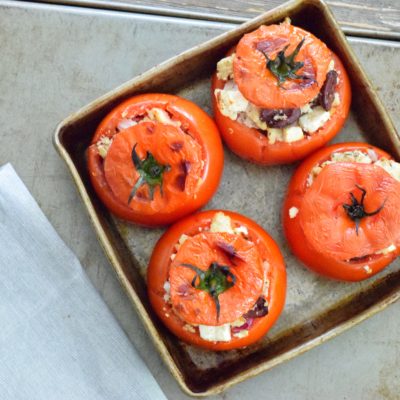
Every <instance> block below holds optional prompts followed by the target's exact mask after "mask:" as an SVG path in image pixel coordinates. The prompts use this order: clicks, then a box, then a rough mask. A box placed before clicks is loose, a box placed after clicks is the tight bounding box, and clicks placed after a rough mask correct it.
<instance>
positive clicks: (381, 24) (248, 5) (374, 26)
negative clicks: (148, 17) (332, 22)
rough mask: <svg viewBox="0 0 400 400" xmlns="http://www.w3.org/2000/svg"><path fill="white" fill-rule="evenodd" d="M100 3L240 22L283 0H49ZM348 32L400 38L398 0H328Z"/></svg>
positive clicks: (132, 9)
mask: <svg viewBox="0 0 400 400" xmlns="http://www.w3.org/2000/svg"><path fill="white" fill-rule="evenodd" d="M47 2H53V3H63V4H76V5H80V6H85V5H91V6H93V5H100V6H101V7H102V8H109V9H117V10H118V9H119V10H121V9H125V10H131V11H142V12H145V13H154V14H166V15H171V14H172V15H182V16H190V17H193V18H198V19H199V18H200V19H212V20H219V21H226V22H230V21H232V22H241V21H244V20H245V19H248V18H251V17H254V16H255V15H257V14H260V13H262V12H264V11H267V10H269V9H271V8H273V7H276V6H277V5H279V4H282V3H284V1H282V0H249V1H244V0H184V1H181V0H64V1H61V0H47ZM326 2H327V3H328V5H329V6H330V7H331V8H332V10H333V13H334V14H335V16H336V18H337V19H338V20H339V22H340V24H341V25H342V26H343V28H344V29H345V31H347V32H348V33H351V34H353V35H357V36H367V37H378V38H386V39H389V38H392V39H393V38H397V39H399V40H400V1H399V0H326Z"/></svg>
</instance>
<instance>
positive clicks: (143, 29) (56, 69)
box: [1, 3, 399, 367]
mask: <svg viewBox="0 0 400 400" xmlns="http://www.w3.org/2000/svg"><path fill="white" fill-rule="evenodd" d="M60 9H63V10H64V12H68V13H69V16H70V18H69V23H66V22H65V28H68V26H70V25H72V22H71V20H72V21H74V23H75V24H76V25H77V26H82V28H83V27H85V26H90V23H91V22H92V23H93V19H94V18H95V19H96V20H100V21H101V23H102V27H103V28H104V32H105V33H107V34H105V35H104V36H103V37H102V41H101V42H100V41H98V40H92V41H91V40H90V38H88V37H86V35H84V34H83V33H80V34H79V35H78V38H80V40H81V41H79V40H78V41H76V40H75V41H73V40H70V41H69V40H65V39H64V40H61V39H63V38H62V37H61V36H60V38H59V39H60V40H59V41H58V44H59V46H58V48H56V47H55V44H54V43H52V42H51V41H50V40H49V41H46V39H45V38H46V37H50V32H54V30H55V26H56V25H57V24H59V23H60V20H63V19H62V18H50V19H49V16H51V15H52V12H53V13H54V10H60ZM27 10H28V11H29V14H28V13H27ZM53 16H54V14H53ZM1 18H2V19H1V21H2V28H3V30H4V31H5V32H15V31H13V30H12V26H13V25H14V26H16V25H15V23H14V22H15V21H17V20H18V21H19V22H20V23H22V25H24V24H25V25H29V23H28V21H32V19H33V18H34V19H35V21H36V23H37V26H38V28H37V29H34V30H25V31H20V32H19V35H18V36H17V35H10V36H9V37H7V46H6V47H5V49H4V56H5V57H6V59H7V60H9V63H8V65H9V66H10V67H11V66H13V65H15V70H17V65H18V64H13V62H14V63H15V62H16V60H17V59H18V56H16V55H15V54H14V57H13V56H12V55H13V52H12V49H13V48H14V46H16V45H17V44H18V43H21V42H24V41H25V43H26V46H25V47H24V48H23V51H22V54H28V55H29V60H30V62H31V61H33V63H32V67H31V69H29V66H30V63H26V64H25V63H23V62H22V63H21V59H20V61H19V62H20V64H19V66H20V68H19V71H20V72H19V73H20V77H21V76H22V77H24V76H26V78H25V81H18V82H16V83H15V85H14V90H17V91H18V90H20V91H22V87H21V86H19V84H20V85H22V84H23V85H24V88H25V89H26V90H27V91H26V96H27V99H26V100H24V99H22V100H21V99H19V101H20V103H21V104H22V101H26V102H27V103H26V105H27V104H32V103H33V104H34V103H35V102H39V104H42V106H43V108H44V107H45V105H46V111H45V114H44V115H40V116H39V117H36V118H34V115H33V114H32V113H30V112H29V110H28V111H27V112H26V114H27V118H28V117H29V118H30V120H31V123H32V121H33V123H34V126H37V127H36V129H37V130H38V131H39V130H43V128H44V127H46V126H47V133H49V128H50V127H51V125H48V124H49V122H46V123H47V125H45V124H42V125H41V126H40V127H39V125H37V124H38V121H39V119H38V118H42V119H43V118H46V121H52V124H54V123H55V122H56V120H57V119H58V118H60V117H62V115H63V113H64V114H65V113H66V111H69V110H71V111H72V110H73V109H74V108H76V107H77V106H78V105H80V104H83V103H84V102H86V101H87V100H89V99H90V97H92V98H93V97H96V96H97V95H99V94H101V93H103V92H104V91H106V90H108V89H110V88H112V87H113V86H115V85H116V84H118V83H120V82H123V81H124V80H126V79H127V78H129V77H131V76H133V75H135V74H136V73H138V72H140V71H142V70H144V69H146V68H148V67H150V66H152V65H153V64H155V63H157V62H159V61H161V60H162V59H163V58H166V57H168V56H169V55H173V54H174V53H177V52H179V51H180V50H182V49H184V48H186V47H188V46H190V45H193V44H195V43H199V42H201V41H203V40H205V39H206V38H208V37H212V36H214V35H216V34H217V33H220V32H221V31H223V30H224V29H227V28H229V26H221V24H209V23H198V22H197V21H185V20H179V21H174V20H173V19H170V18H158V17H154V16H153V17H146V16H135V15H129V16H128V15H126V14H118V13H106V12H98V13H96V16H93V15H92V14H91V13H89V12H86V11H81V10H79V9H73V8H61V7H60V8H54V7H53V8H47V7H31V6H30V5H29V4H22V5H21V4H20V5H15V3H14V4H12V3H9V4H8V5H7V6H4V4H2V15H1ZM117 23H118V24H119V27H122V26H124V27H125V28H126V31H125V33H124V34H122V33H121V31H122V28H121V29H115V24H117ZM80 24H81V25H80ZM155 24H156V25H157V30H156V32H154V25H155ZM39 26H40V27H39ZM82 30H83V29H82ZM89 32H90V33H91V34H95V31H89ZM150 33H152V34H153V35H154V34H155V36H149V35H150ZM189 35H190V36H189ZM149 37H152V38H154V42H152V46H154V47H155V49H156V51H155V52H154V53H150V52H143V53H141V57H140V60H138V59H137V58H134V57H132V60H129V62H127V63H126V64H125V65H122V66H120V64H119V63H118V65H115V63H114V60H119V59H121V60H122V59H126V55H127V52H128V53H131V52H132V54H133V53H134V52H135V50H137V48H138V47H139V48H140V46H141V45H143V40H144V39H145V38H146V39H147V43H148V42H149V41H148V38H149ZM160 38H163V39H164V40H167V41H169V46H168V49H167V50H166V49H165V46H161V45H160ZM182 38H185V39H184V40H183V39H182ZM124 39H125V41H126V43H127V46H128V48H127V46H124V47H123V48H121V47H118V46H113V44H115V43H116V42H121V41H123V42H124ZM85 40H86V42H85ZM87 40H89V43H87ZM32 42H36V43H40V44H41V46H40V47H41V48H42V49H43V52H42V53H41V54H38V55H37V56H36V57H35V54H34V53H35V49H34V48H31V45H29V46H28V44H29V43H32ZM351 42H352V44H353V48H354V50H355V51H356V52H357V53H358V54H359V56H360V58H361V60H362V62H363V65H364V66H365V68H366V69H367V70H368V72H369V74H370V75H371V76H372V77H373V78H375V81H376V82H380V84H379V90H380V92H381V93H382V94H383V97H384V100H386V101H387V104H388V106H389V108H390V109H392V110H393V111H397V110H399V103H398V100H397V98H396V96H395V94H394V93H393V87H395V84H396V79H397V77H396V76H395V75H396V74H395V72H396V65H395V63H394V60H395V58H394V57H393V54H394V52H396V51H397V52H398V51H399V46H398V44H397V43H394V42H381V41H366V40H359V39H355V40H351ZM62 43H64V44H62ZM157 46H158V47H157ZM20 47H21V44H20ZM38 47H39V45H38ZM65 51H67V54H68V52H69V54H70V55H71V57H70V58H65V57H63V55H64V54H65ZM75 51H77V52H81V53H82V52H83V53H86V54H87V58H86V59H87V60H89V59H90V58H91V57H93V56H96V54H97V58H96V60H97V64H98V65H99V66H98V67H97V68H93V60H92V62H89V61H87V64H82V65H77V64H76V63H75V62H74V59H73V54H74V52H75ZM46 54H47V55H46ZM49 54H51V57H50V56H49ZM103 54H107V55H108V57H109V59H108V58H104V59H105V60H106V61H104V62H103V64H102V63H101V62H100V61H101V60H102V58H101V55H103ZM142 54H143V56H142ZM397 54H398V53H397ZM50 58H51V59H50ZM376 58H379V59H380V60H381V61H383V62H382V64H381V65H385V81H384V82H382V71H381V70H380V69H379V67H378V66H377V64H376ZM111 60H113V61H112V62H111ZM107 62H109V64H107ZM142 63H143V64H142ZM121 64H122V63H121ZM2 65H4V64H2ZM35 65H36V66H37V65H41V66H47V68H48V69H47V70H43V68H42V69H38V68H35ZM113 66H114V68H113ZM21 67H22V68H21ZM52 67H53V68H52ZM110 68H113V73H112V76H110V73H109V71H110ZM27 71H28V72H29V73H30V74H31V75H29V78H28V75H25V73H26V72H27ZM3 72H4V74H3V76H5V77H8V79H7V80H6V83H5V84H4V85H5V87H4V88H5V89H6V90H5V92H6V93H11V89H8V85H9V86H11V84H12V83H13V80H12V79H11V78H12V77H13V75H12V71H11V68H10V72H9V71H8V70H5V71H3ZM45 75H46V78H48V80H47V82H48V84H47V85H45V87H44V93H43V91H41V90H39V86H38V84H37V83H38V82H45V81H46V80H45V79H44V76H45ZM49 79H50V80H49ZM61 80H63V81H66V82H69V84H70V85H71V87H70V86H68V84H67V85H65V86H62V85H61V83H60V81H61ZM7 82H8V83H7ZM35 82H36V83H35ZM73 82H74V85H72V83H73ZM50 83H51V85H50ZM57 85H58V86H57ZM206 85H207V83H205V87H204V86H203V89H200V86H199V88H198V91H195V92H193V94H192V95H195V97H196V98H197V99H198V100H199V101H200V102H203V104H205V105H207V104H206V103H207V100H206V97H207V96H206V93H207V88H206ZM60 88H61V89H62V90H63V93H64V95H63V97H64V99H63V101H66V102H68V104H69V107H70V108H69V110H68V107H66V108H64V111H62V109H61V107H60V105H59V104H57V101H56V99H57V96H55V94H54V91H56V92H57V91H58V90H59V89H60ZM202 92H203V94H202ZM77 95H78V96H80V97H78V99H76V96H77ZM186 95H187V96H191V94H190V93H189V92H188V91H187V89H186ZM68 96H70V97H71V100H69V99H68ZM49 99H50V100H51V101H50V102H49V101H48V100H49ZM51 102H53V103H54V105H53V104H49V103H51ZM74 102H75V103H74ZM14 104H15V102H14ZM11 105H12V103H11ZM36 112H39V109H37V108H36ZM5 114H6V113H4V114H3V115H5ZM394 117H395V118H396V117H397V115H394ZM3 122H5V123H4V124H3V126H5V127H9V128H10V129H13V130H14V129H16V126H18V124H19V123H20V121H19V119H18V118H17V117H16V115H14V116H13V120H7V119H6V117H5V116H3ZM28 122H29V121H28V120H26V121H25V123H28ZM396 122H397V124H398V125H399V120H396ZM44 132H46V129H44ZM3 138H4V140H5V143H7V136H6V135H4V137H3ZM27 139H28V141H29V138H23V139H22V138H21V140H25V141H26V140H27ZM14 140H16V141H19V139H18V138H15V137H14ZM32 140H33V142H32V143H31V146H30V148H34V147H35V145H36V144H37V138H36V139H35V138H32ZM28 145H29V142H28ZM5 148H6V149H7V148H8V147H7V146H5ZM29 156H30V157H31V155H29ZM3 159H6V153H3ZM46 162H47V160H46V158H44V159H43V160H41V165H46ZM54 164H55V165H57V163H54ZM239 166H240V164H239ZM46 167H47V169H48V170H52V167H51V166H49V165H46ZM238 168H239V167H238ZM252 168H253V167H252ZM260 176H263V177H264V175H260ZM274 182H275V183H276V185H277V186H278V185H280V184H281V183H282V182H280V180H279V176H277V177H276V178H275V180H274ZM228 184H230V182H228ZM43 201H45V198H43ZM215 201H218V198H216V199H215ZM216 204H217V203H216ZM218 204H220V203H218ZM234 206H235V207H239V208H238V209H239V210H240V209H241V208H240V207H241V206H242V204H240V203H237V204H234ZM244 206H245V207H249V205H246V204H244ZM248 214H249V215H250V216H252V215H253V214H251V210H250V211H249V212H248ZM253 216H254V215H253ZM130 228H131V226H129V227H127V228H126V229H128V230H129V229H130ZM267 229H269V230H270V231H271V233H272V234H273V235H274V236H275V235H276V234H278V235H279V232H277V231H276V230H275V227H274V226H273V224H272V225H271V227H269V228H268V227H267ZM121 230H122V231H123V230H124V228H123V227H122V228H121ZM122 233H123V232H122ZM126 236H128V238H127V239H128V240H129V234H128V235H126ZM289 264H290V263H289ZM289 268H290V265H289ZM289 275H290V271H289ZM293 278H294V277H293ZM293 278H291V277H290V276H289V279H292V280H293ZM289 284H290V281H289ZM292 298H293V295H292ZM292 305H293V304H292ZM277 328H278V326H277ZM206 361H207V359H206V360H205V361H203V362H200V360H199V359H197V363H198V364H201V365H200V366H203V367H205V366H206V364H205V362H206ZM216 361H218V360H216V357H214V363H215V362H216Z"/></svg>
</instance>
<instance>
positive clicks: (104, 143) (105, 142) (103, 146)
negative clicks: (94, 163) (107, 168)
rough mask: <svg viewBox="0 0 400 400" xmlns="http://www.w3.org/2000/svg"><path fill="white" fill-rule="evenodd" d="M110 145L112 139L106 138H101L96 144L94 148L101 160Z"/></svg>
mask: <svg viewBox="0 0 400 400" xmlns="http://www.w3.org/2000/svg"><path fill="white" fill-rule="evenodd" d="M111 143H112V139H110V138H109V137H107V136H103V137H101V138H100V140H99V141H98V142H97V144H96V146H97V150H98V152H99V154H100V157H102V158H106V155H107V153H108V150H109V148H110V146H111Z"/></svg>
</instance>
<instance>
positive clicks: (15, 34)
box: [0, 2, 400, 399]
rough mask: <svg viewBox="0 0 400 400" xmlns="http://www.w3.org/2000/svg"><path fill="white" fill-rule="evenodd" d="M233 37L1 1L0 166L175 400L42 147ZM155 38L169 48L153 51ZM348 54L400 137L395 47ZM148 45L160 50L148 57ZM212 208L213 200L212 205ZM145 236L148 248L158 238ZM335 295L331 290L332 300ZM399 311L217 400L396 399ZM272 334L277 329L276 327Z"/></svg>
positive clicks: (399, 55)
mask: <svg viewBox="0 0 400 400" xmlns="http://www.w3.org/2000/svg"><path fill="white" fill-rule="evenodd" d="M229 27H230V26H229V25H227V24H221V23H218V24H216V23H207V22H197V21H193V20H191V21H188V20H184V19H179V20H175V19H171V18H158V17H155V16H152V17H147V16H138V15H134V14H127V13H117V12H102V11H93V10H81V9H72V8H63V7H55V6H38V5H31V4H29V3H13V2H0V40H1V41H2V57H1V59H0V74H1V75H0V76H1V77H2V79H1V80H0V93H1V97H0V105H1V109H0V124H1V125H0V126H1V129H0V139H1V143H2V146H0V162H1V163H3V162H7V161H10V162H12V163H13V165H14V166H15V167H16V169H17V171H18V172H19V174H20V176H21V177H22V178H23V180H24V181H25V183H26V184H27V186H28V187H29V189H30V190H31V191H32V193H33V195H34V196H35V198H36V199H37V200H38V201H39V204H40V205H41V207H42V208H43V210H44V212H45V213H46V215H47V216H48V217H49V219H50V221H51V222H52V223H53V224H54V226H55V227H56V229H57V231H58V232H59V233H60V234H61V236H62V237H63V238H64V240H65V241H66V243H67V244H68V245H69V246H70V247H71V249H72V250H73V251H74V252H75V253H76V254H77V255H78V257H79V258H80V260H81V262H82V264H83V266H84V267H85V269H86V270H87V272H88V274H89V276H90V278H91V280H92V282H93V284H94V285H95V286H96V287H97V288H98V290H99V291H100V292H101V294H102V295H103V297H104V298H105V300H106V302H107V303H108V305H109V307H110V308H111V309H112V311H113V312H114V314H115V315H116V317H117V318H118V319H119V321H120V323H121V324H122V326H123V327H124V329H125V330H126V332H127V334H128V335H129V337H130V338H131V340H132V342H133V343H134V344H135V345H136V347H137V348H138V350H139V351H140V353H141V354H142V356H143V358H144V359H145V360H146V362H147V364H148V365H149V367H150V369H151V370H152V372H153V374H154V375H155V376H156V378H157V379H158V381H159V382H160V384H161V386H162V388H163V389H164V391H165V392H166V394H167V396H168V397H169V398H171V399H172V398H173V399H180V398H182V399H183V398H186V396H185V395H184V394H183V393H182V392H181V391H180V390H179V388H178V387H177V385H176V384H175V382H174V381H173V379H172V377H171V376H170V375H169V374H168V372H167V371H166V369H165V367H164V366H163V365H162V364H161V363H160V360H159V358H158V356H157V354H156V353H155V350H154V349H153V347H152V344H151V343H150V342H149V340H148V338H147V336H146V334H145V333H144V332H143V329H142V327H141V323H140V321H139V320H138V318H137V316H136V315H135V313H134V312H133V311H132V309H131V306H130V304H129V302H128V301H127V299H126V298H125V296H124V295H123V293H122V291H121V289H120V287H119V285H118V283H117V282H116V280H115V278H114V275H113V273H112V270H111V268H110V267H109V265H108V264H107V262H106V261H105V259H104V256H103V253H102V251H101V249H100V246H99V245H98V243H97V241H96V239H95V237H94V234H93V231H92V228H91V226H90V224H89V221H88V218H87V216H86V213H85V211H84V209H83V206H82V204H81V202H80V200H79V199H78V196H77V194H76V191H75V189H74V187H73V184H72V182H71V180H70V177H69V175H68V172H67V170H66V168H65V167H64V166H63V164H62V161H61V160H60V159H59V157H58V156H57V155H56V153H55V151H54V150H53V147H52V146H51V142H50V138H51V134H52V132H53V129H54V126H55V125H56V123H57V122H58V121H59V120H61V119H62V118H64V117H65V116H66V115H67V114H69V113H70V112H72V111H74V110H76V109H78V108H79V107H80V106H82V105H84V104H86V103H87V102H88V101H90V100H92V99H94V98H96V97H98V96H99V95H101V94H103V93H104V92H106V91H108V90H109V89H111V88H113V87H115V86H116V85H118V84H119V83H122V82H123V81H126V80H127V79H129V78H131V77H132V76H134V75H136V74H137V73H139V72H141V71H144V70H146V69H147V68H148V67H150V66H153V65H154V64H157V63H158V62H160V61H162V60H164V59H166V58H168V57H170V56H172V55H174V54H177V53H179V52H180V51H182V50H184V49H186V48H188V47H191V46H193V45H194V44H197V43H200V42H202V41H204V40H205V39H207V38H210V37H213V36H215V35H216V34H218V33H220V32H221V31H223V30H225V29H228V28H229ZM160 38H163V40H164V43H165V42H167V43H168V46H162V45H160V43H161V41H160ZM352 43H353V46H354V49H355V51H356V53H357V54H358V55H359V57H360V58H361V59H362V60H363V62H364V64H365V68H366V70H367V72H368V73H369V74H370V76H371V78H372V79H373V81H374V82H375V84H376V85H377V87H378V91H379V92H380V93H381V96H382V98H383V100H384V102H385V103H386V104H387V106H388V108H389V110H390V111H391V114H392V117H393V118H394V121H395V124H396V126H397V127H398V128H400V118H399V111H400V104H399V98H398V95H397V93H396V91H397V90H398V89H399V86H400V85H399V83H397V74H398V72H399V69H398V66H397V65H398V62H399V61H400V45H399V43H396V42H383V41H368V40H353V41H352ZM155 46H156V48H157V49H158V51H154V48H155ZM150 47H151V48H152V50H151V51H150ZM137 54H140V57H136V55H137ZM187 94H188V95H190V96H192V95H193V93H190V94H189V93H187ZM194 95H195V96H196V100H197V101H198V102H199V103H200V104H202V103H203V104H206V98H205V92H204V88H202V87H199V90H198V91H197V92H195V94H194ZM227 155H228V157H229V158H234V157H233V156H231V155H229V154H227ZM234 162H235V165H237V168H244V169H246V170H248V171H249V172H251V173H252V174H257V173H259V172H257V171H258V170H257V168H256V167H254V166H247V165H243V163H242V162H240V161H239V160H237V159H236V160H235V161H234ZM275 179H276V185H277V186H278V187H282V186H281V185H282V183H284V180H285V179H287V174H286V175H285V177H284V176H283V175H282V179H283V181H282V180H281V179H280V176H279V174H278V175H276V178H275ZM223 185H225V186H226V187H224V188H223V189H224V190H229V188H231V189H232V188H234V186H235V182H234V181H233V180H230V179H227V178H226V177H225V180H224V183H223ZM263 193H265V191H264V192H263ZM260 195H261V193H260ZM276 196H278V197H277V198H278V199H279V198H280V197H281V196H282V192H279V190H278V192H277V194H276ZM279 196H280V197H279ZM213 201H215V202H218V201H219V199H218V195H217V197H216V199H215V200H213ZM237 206H240V207H237ZM231 207H235V208H239V209H242V210H243V212H244V213H246V214H248V215H249V216H253V217H254V216H255V215H253V213H254V210H253V209H252V206H251V203H250V202H249V203H247V204H235V203H234V202H233V203H232V204H231ZM277 218H278V217H277V216H271V217H270V220H269V221H268V222H266V223H268V224H269V225H270V226H271V227H274V226H275V227H276V229H275V230H274V229H270V230H271V233H272V234H273V235H274V236H275V235H276V236H277V237H278V238H279V235H281V233H280V232H279V222H278V219H277ZM152 235H153V240H155V236H156V233H155V232H154V233H153V234H152ZM147 239H149V237H148V236H147ZM128 240H129V238H128ZM148 252H149V248H148V249H147V254H146V253H143V257H144V259H145V258H146V257H147V256H148ZM288 264H291V261H290V260H289V261H288ZM289 268H290V266H289ZM392 268H393V267H392ZM292 270H293V271H290V273H292V275H290V276H291V277H290V276H289V279H292V280H296V281H297V279H303V278H304V279H305V281H304V282H306V283H307V285H304V286H303V287H298V289H299V290H300V291H302V292H303V293H302V294H303V295H304V296H305V297H306V298H308V299H309V305H310V312H311V310H312V307H315V306H316V304H314V303H317V302H319V301H324V302H326V301H332V297H331V296H328V298H315V296H314V295H312V294H313V293H312V292H313V287H314V283H315V282H317V281H319V278H317V277H315V276H312V277H311V276H310V274H309V273H307V272H306V271H305V270H302V269H299V268H298V269H296V270H294V268H292ZM290 284H291V282H290V281H289V285H290ZM327 284H328V285H329V286H330V285H331V283H327ZM335 285H337V284H333V286H330V287H331V288H332V289H333V290H332V292H333V296H334V292H335V289H336V286H335ZM353 286H354V285H349V286H348V288H349V289H346V290H352V289H351V288H352V287H353ZM298 295H299V294H298V293H297V294H296V293H294V292H291V293H290V294H289V297H288V308H287V315H286V316H284V317H283V319H282V323H284V321H285V318H291V317H290V315H291V314H290V309H291V307H295V305H296V301H297V298H298V297H297V296H298ZM399 310H400V306H399V304H396V305H394V306H392V307H391V308H389V309H388V310H386V311H385V312H383V313H381V314H379V315H377V316H375V317H374V318H372V319H371V320H369V321H367V322H365V323H363V324H362V325H360V326H358V327H356V328H354V329H353V330H351V331H350V332H347V333H345V334H344V335H342V336H341V337H338V338H336V339H335V340H333V341H331V342H329V343H327V344H325V345H324V346H322V347H320V348H317V349H314V350H312V351H311V352H309V353H307V354H305V355H303V356H301V357H299V358H298V359H296V360H293V361H291V362H290V363H288V364H285V365H282V366H279V367H277V368H275V369H274V370H272V371H269V372H268V373H266V374H262V375H261V376H259V377H256V378H254V379H251V380H250V381H248V382H245V383H242V384H240V385H239V386H237V387H235V388H233V389H231V390H229V391H228V392H226V393H225V394H223V395H221V396H217V397H216V398H225V399H234V398H238V397H239V396H240V398H243V399H250V398H254V397H261V395H263V394H265V393H269V394H270V395H271V398H275V399H288V398H290V399H314V398H319V397H321V396H322V397H324V398H328V399H338V398H344V399H345V398H347V399H398V398H400V396H399V393H400V387H399V380H398V375H397V374H398V371H397V369H396V368H395V367H396V365H398V364H399V362H400V348H399V341H400V335H399V334H398V332H400V329H399V328H400V321H399V319H398V318H396V316H397V315H398V311H399ZM72 311H73V310H72ZM396 312H397V313H396ZM382 327H384V329H383V328H382ZM275 329H277V330H278V329H280V328H279V325H277V327H276V328H275ZM206 361H207V360H206ZM207 362H208V361H207ZM262 397H263V398H264V396H262Z"/></svg>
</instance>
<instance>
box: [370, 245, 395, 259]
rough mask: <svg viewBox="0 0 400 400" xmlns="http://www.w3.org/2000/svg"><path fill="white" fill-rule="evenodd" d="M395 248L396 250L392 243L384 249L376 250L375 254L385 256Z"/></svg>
mask: <svg viewBox="0 0 400 400" xmlns="http://www.w3.org/2000/svg"><path fill="white" fill-rule="evenodd" d="M395 250H396V246H395V245H394V244H391V245H390V246H388V247H386V248H385V249H382V250H379V251H376V252H375V254H383V255H385V256H386V255H387V254H389V253H391V252H392V251H395Z"/></svg>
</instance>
